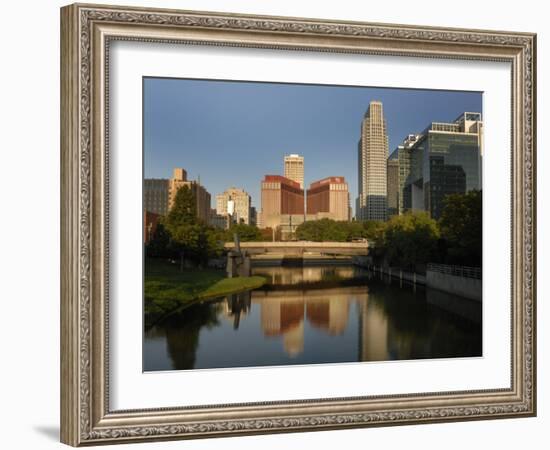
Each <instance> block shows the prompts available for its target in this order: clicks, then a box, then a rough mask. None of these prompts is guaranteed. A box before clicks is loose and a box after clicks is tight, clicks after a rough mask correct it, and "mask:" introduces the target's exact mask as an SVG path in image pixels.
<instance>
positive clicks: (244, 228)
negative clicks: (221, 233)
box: [225, 223, 262, 242]
mask: <svg viewBox="0 0 550 450" xmlns="http://www.w3.org/2000/svg"><path fill="white" fill-rule="evenodd" d="M235 233H237V234H238V235H239V239H240V240H241V242H251V241H255V242H258V241H261V240H262V233H261V231H260V229H259V228H258V227H257V226H255V225H247V224H245V223H238V224H232V225H231V227H230V228H229V230H227V231H226V233H225V240H226V241H232V240H233V235H234V234H235Z"/></svg>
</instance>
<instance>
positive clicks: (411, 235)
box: [384, 212, 439, 269]
mask: <svg viewBox="0 0 550 450" xmlns="http://www.w3.org/2000/svg"><path fill="white" fill-rule="evenodd" d="M438 239H439V229H438V226H437V222H436V221H435V220H433V219H431V218H430V216H429V215H428V214H427V213H425V212H413V213H407V214H404V215H401V216H393V217H392V218H391V219H390V220H389V221H388V222H387V223H386V227H385V232H384V248H385V254H386V258H387V260H388V263H389V264H391V265H398V266H401V267H405V268H411V269H412V268H414V267H415V266H416V265H418V264H426V263H427V262H429V261H430V260H431V259H432V258H433V255H434V254H435V251H436V249H437V241H438Z"/></svg>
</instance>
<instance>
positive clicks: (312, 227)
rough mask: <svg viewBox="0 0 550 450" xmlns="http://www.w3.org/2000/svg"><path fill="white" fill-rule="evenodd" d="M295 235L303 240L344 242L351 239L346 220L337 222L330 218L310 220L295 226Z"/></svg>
mask: <svg viewBox="0 0 550 450" xmlns="http://www.w3.org/2000/svg"><path fill="white" fill-rule="evenodd" d="M296 237H297V238H298V239H300V240H305V241H315V242H323V241H335V242H345V241H348V240H350V239H351V233H350V228H349V226H348V222H337V221H335V220H331V219H320V220H310V221H308V222H304V223H302V224H300V225H299V226H298V228H296Z"/></svg>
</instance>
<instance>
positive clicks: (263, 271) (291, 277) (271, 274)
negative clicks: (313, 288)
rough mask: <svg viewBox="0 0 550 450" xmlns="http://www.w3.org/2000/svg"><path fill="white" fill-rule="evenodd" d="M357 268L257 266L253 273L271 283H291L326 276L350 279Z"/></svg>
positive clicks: (317, 279) (309, 281) (318, 279)
mask: <svg viewBox="0 0 550 450" xmlns="http://www.w3.org/2000/svg"><path fill="white" fill-rule="evenodd" d="M357 270H358V269H357V268H355V267H354V266H322V267H315V266H312V267H303V268H301V269H299V268H296V267H281V266H278V267H267V268H266V267H257V268H255V269H254V275H261V276H263V277H266V278H268V280H269V282H270V284H272V285H279V286H280V285H283V286H286V285H292V284H302V283H316V282H320V281H326V280H327V279H328V278H334V279H342V280H344V279H352V278H354V276H355V275H356V271H357Z"/></svg>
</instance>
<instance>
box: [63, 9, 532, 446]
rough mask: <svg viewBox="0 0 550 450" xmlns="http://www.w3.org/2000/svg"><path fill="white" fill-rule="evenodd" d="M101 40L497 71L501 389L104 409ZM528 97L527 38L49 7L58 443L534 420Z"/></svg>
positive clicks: (105, 217)
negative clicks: (504, 81) (503, 287)
mask: <svg viewBox="0 0 550 450" xmlns="http://www.w3.org/2000/svg"><path fill="white" fill-rule="evenodd" d="M115 41H136V42H149V43H150V42H154V43H159V44H181V45H196V44H201V45H210V46H219V47H221V48H223V47H242V48H257V49H268V50H272V51H277V50H292V51H296V52H329V53H342V54H344V53H346V54H356V55H384V56H395V57H402V56H407V57H414V58H419V59H420V58H435V59H443V60H445V59H448V60H467V61H470V62H471V64H475V63H476V61H496V62H506V63H509V64H510V67H511V80H512V83H511V86H510V93H511V99H512V105H511V111H512V114H511V118H510V123H511V149H510V154H511V158H512V164H511V167H512V170H511V172H512V173H511V185H510V186H509V189H510V191H511V199H512V201H511V249H512V252H511V253H512V255H511V261H512V264H511V267H510V273H511V298H510V299H507V300H506V301H507V302H509V303H507V304H509V306H510V311H511V313H510V317H511V323H510V329H511V333H510V335H511V354H510V366H509V370H510V379H511V384H510V386H509V387H507V388H502V387H498V388H495V389H483V390H466V391H463V390H462V391H446V392H437V391H431V392H422V393H417V392H410V393H406V394H394V395H380V396H376V395H373V396H367V397H365V396H360V395H357V396H352V397H346V398H330V399H326V398H325V399H316V398H312V399H307V400H302V399H289V400H285V401H265V400H263V399H261V398H258V399H257V402H253V403H250V402H236V403H232V404H213V405H207V406H186V405H181V406H178V407H166V408H155V409H146V408H143V409H135V410H114V409H113V408H112V407H111V406H110V395H111V386H110V385H109V361H110V353H109V337H110V335H109V295H108V293H109V285H110V282H111V281H112V280H110V277H109V264H108V263H109V257H110V246H109V239H108V236H109V233H108V229H109V208H110V204H109V195H108V193H109V184H110V182H112V180H110V178H109V131H110V130H109V126H110V124H109V95H110V94H111V93H110V92H109V57H110V46H111V45H112V44H113V42H115ZM535 99H536V35H534V34H532V33H517V32H505V31H486V30H468V29H446V28H431V27H420V26H409V25H385V24H374V23H359V22H346V23H344V22H336V21H328V20H315V19H301V18H285V17H259V16H249V15H240V14H227V13H210V12H195V11H174V10H162V9H143V8H130V7H115V6H105V5H103V6H99V5H85V4H74V5H70V6H66V7H64V8H62V9H61V441H62V442H64V443H66V444H69V445H72V446H81V445H97V444H113V443H123V442H137V441H147V440H166V439H192V438H204V437H216V436H231V435H245V434H261V433H276V432H297V431H314V430H326V429H341V428H351V427H368V426H383V425H384V426H385V425H400V424H422V423H435V422H447V421H459V420H479V419H496V418H507V417H530V416H534V415H535V414H536V335H535V332H536V302H535V300H536V209H535V208H536V206H535V205H536V181H535V180H536V156H535V155H536V153H535V152H536V100H535ZM489 170H490V169H489ZM137 301H139V299H138V300H137Z"/></svg>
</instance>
